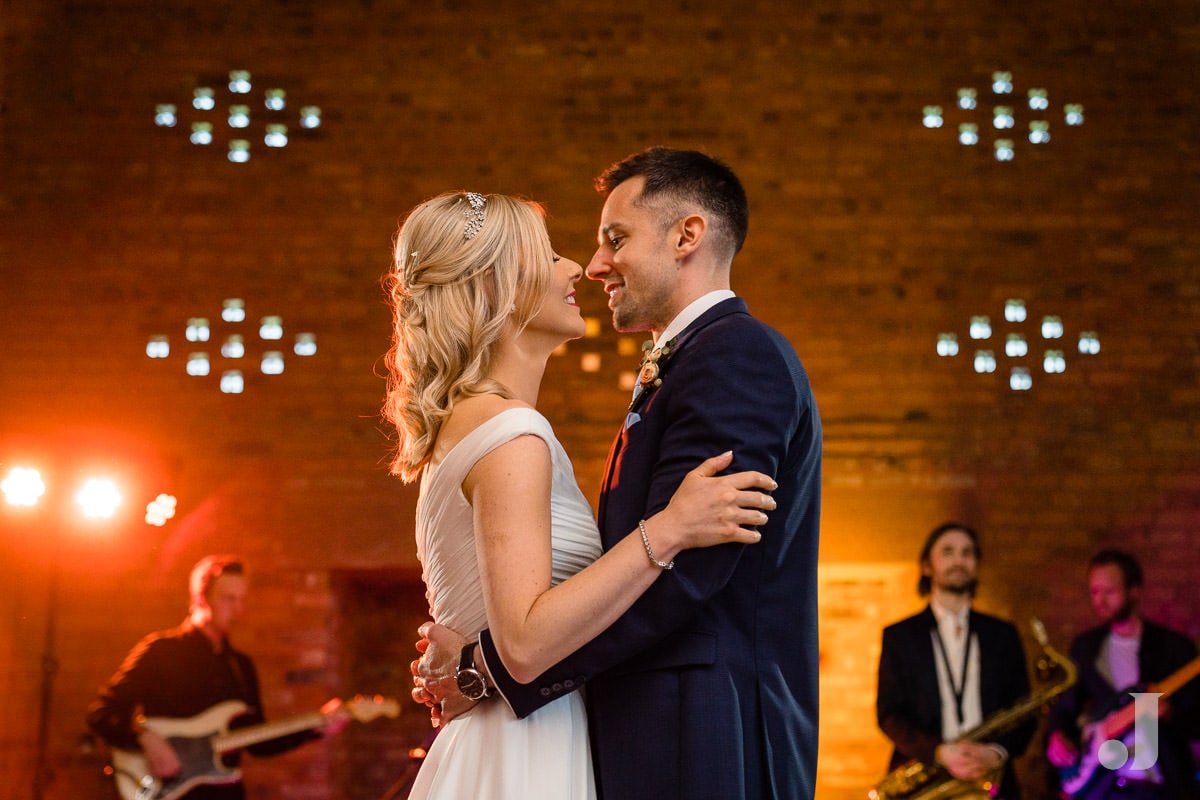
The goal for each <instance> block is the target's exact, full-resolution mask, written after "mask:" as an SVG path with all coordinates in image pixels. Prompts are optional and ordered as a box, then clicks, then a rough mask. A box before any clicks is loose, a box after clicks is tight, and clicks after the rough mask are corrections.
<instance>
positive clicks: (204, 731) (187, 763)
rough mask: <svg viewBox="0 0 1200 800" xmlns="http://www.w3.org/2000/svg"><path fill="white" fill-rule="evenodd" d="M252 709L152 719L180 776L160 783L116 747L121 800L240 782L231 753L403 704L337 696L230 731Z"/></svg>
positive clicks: (166, 798)
mask: <svg viewBox="0 0 1200 800" xmlns="http://www.w3.org/2000/svg"><path fill="white" fill-rule="evenodd" d="M248 710H249V707H248V706H247V705H246V704H245V703H243V702H242V701H240V700H226V701H225V702H223V703H217V704H216V705H215V706H213V707H211V708H209V709H208V710H206V711H202V712H201V713H199V714H197V715H196V716H194V717H188V718H187V719H173V718H170V717H151V718H149V719H147V720H145V722H144V723H143V724H144V725H145V726H146V727H147V728H149V729H150V730H152V731H154V732H155V733H157V734H158V735H159V736H162V737H163V738H164V739H166V740H167V742H168V743H169V744H170V745H171V747H173V748H174V749H175V754H176V755H177V756H178V757H179V764H180V769H179V774H178V775H175V776H174V777H171V778H167V779H165V780H164V779H159V778H156V777H154V776H153V775H151V774H150V768H149V764H148V763H147V761H146V757H145V756H144V755H143V754H142V753H141V752H139V751H134V750H118V749H115V748H114V749H113V753H112V767H113V776H114V778H115V780H116V784H117V793H118V794H120V795H121V800H178V798H180V797H183V795H185V794H187V793H188V792H190V791H191V790H192V789H194V788H196V787H197V786H199V785H201V784H206V783H207V784H230V783H237V782H238V781H239V780H241V778H242V773H241V770H239V769H237V768H236V767H230V766H227V765H226V764H225V763H224V762H223V761H222V758H223V756H225V755H226V754H228V753H232V752H235V751H237V750H241V749H242V748H243V747H250V746H251V745H255V744H258V743H259V742H267V741H271V740H272V739H278V738H279V737H281V736H287V735H289V734H293V733H299V732H300V731H306V730H313V729H315V728H319V727H321V726H322V725H324V724H325V722H326V721H327V720H328V719H329V718H331V717H335V716H336V717H339V718H341V719H346V718H349V719H352V720H357V721H358V722H370V721H371V720H373V719H376V718H377V717H392V718H395V717H396V716H397V715H398V714H399V713H400V704H399V703H397V702H396V701H395V700H394V699H391V698H385V697H381V696H379V695H376V696H375V697H362V696H357V697H355V698H354V699H353V700H350V701H348V702H346V703H342V702H341V701H340V700H338V699H337V698H334V699H333V700H331V701H330V702H328V703H326V704H325V706H323V707H322V709H321V710H320V711H314V712H312V713H308V714H298V715H296V716H294V717H288V718H287V719H284V720H280V721H278V722H264V723H262V724H261V725H252V726H250V727H243V728H235V729H233V730H230V728H229V723H230V722H232V721H233V720H235V719H237V718H238V717H239V716H241V715H242V714H244V713H246V712H247V711H248Z"/></svg>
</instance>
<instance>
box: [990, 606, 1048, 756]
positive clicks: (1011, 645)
mask: <svg viewBox="0 0 1200 800" xmlns="http://www.w3.org/2000/svg"><path fill="white" fill-rule="evenodd" d="M1002 630H1003V633H1004V635H1003V639H1002V640H1001V653H1002V654H1003V658H1004V662H1005V668H1004V672H1003V673H1002V677H1003V678H1004V681H1005V682H1004V690H1003V692H1002V694H1001V703H1000V709H999V710H1000V711H1003V710H1007V709H1010V708H1012V707H1013V706H1015V705H1017V704H1018V703H1020V702H1021V701H1022V700H1024V699H1025V698H1026V697H1028V696H1029V691H1030V686H1029V668H1028V666H1027V662H1026V660H1025V647H1024V645H1022V644H1021V635H1020V634H1019V633H1018V632H1017V629H1016V627H1015V626H1013V625H1009V624H1005V625H1004V627H1003V628H1002ZM1037 728H1038V718H1037V716H1036V715H1034V714H1030V715H1028V716H1027V717H1026V718H1025V719H1023V720H1021V721H1020V722H1019V723H1017V725H1016V726H1015V727H1013V728H1012V729H1010V730H1008V731H1005V732H1004V733H1001V734H1000V735H999V736H998V737H997V738H996V743H997V744H999V745H1000V746H1001V747H1003V748H1004V749H1005V750H1007V751H1008V755H1009V758H1018V757H1019V756H1021V755H1023V754H1024V753H1025V751H1026V750H1027V749H1028V748H1029V743H1030V741H1032V740H1033V736H1034V734H1035V733H1037Z"/></svg>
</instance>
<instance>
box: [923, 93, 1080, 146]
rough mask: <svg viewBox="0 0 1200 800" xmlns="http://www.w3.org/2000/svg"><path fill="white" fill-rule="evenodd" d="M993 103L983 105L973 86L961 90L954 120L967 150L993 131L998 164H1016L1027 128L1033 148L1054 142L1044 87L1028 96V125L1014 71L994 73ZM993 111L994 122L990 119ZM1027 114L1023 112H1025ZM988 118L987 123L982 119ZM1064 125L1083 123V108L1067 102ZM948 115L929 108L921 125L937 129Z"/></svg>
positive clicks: (944, 122) (933, 107)
mask: <svg viewBox="0 0 1200 800" xmlns="http://www.w3.org/2000/svg"><path fill="white" fill-rule="evenodd" d="M990 89H991V95H992V101H991V103H990V104H989V105H988V106H986V107H982V108H981V105H980V99H979V92H978V91H977V90H976V89H974V88H971V87H963V88H961V89H959V90H958V96H957V98H956V101H955V110H954V112H953V113H954V117H955V119H961V121H959V122H958V127H957V129H956V130H957V133H958V143H959V144H961V145H963V146H964V147H974V146H976V145H978V144H979V143H980V141H981V138H982V137H981V134H980V128H981V127H982V128H984V129H987V128H990V129H992V130H993V131H995V132H996V133H995V136H996V138H995V139H994V140H993V141H992V154H993V156H994V157H995V159H996V160H997V161H1012V160H1013V159H1014V158H1015V157H1016V152H1017V144H1016V143H1017V138H1016V136H1017V133H1018V131H1019V130H1020V129H1022V128H1025V127H1027V129H1028V134H1027V136H1026V137H1025V138H1027V139H1028V141H1029V143H1030V144H1032V145H1042V144H1046V143H1048V142H1049V141H1050V120H1049V118H1048V117H1049V113H1050V97H1049V93H1048V92H1047V91H1046V90H1045V89H1042V88H1034V89H1029V90H1028V91H1027V92H1026V93H1025V96H1026V102H1025V103H1024V106H1025V109H1024V111H1027V112H1028V114H1029V116H1030V117H1031V119H1030V120H1029V122H1028V123H1020V122H1019V121H1018V112H1019V110H1020V106H1019V105H1017V104H1016V100H1017V96H1016V94H1015V93H1014V92H1015V90H1014V87H1013V79H1012V73H1011V72H1001V71H997V72H993V73H992V84H991V87H990ZM989 112H990V119H988V118H987V117H986V116H984V115H987V114H988V113H989ZM1022 113H1023V112H1022ZM980 116H984V119H983V120H980V119H979V117H980ZM1063 122H1064V123H1065V124H1066V125H1067V126H1068V127H1076V126H1079V125H1082V124H1083V106H1082V105H1081V104H1079V103H1067V104H1066V105H1065V106H1063ZM946 123H947V120H946V114H944V113H943V110H942V106H940V105H928V106H925V108H924V110H923V111H922V113H921V124H922V125H924V126H925V127H926V128H931V129H936V128H942V127H944V126H945V125H946Z"/></svg>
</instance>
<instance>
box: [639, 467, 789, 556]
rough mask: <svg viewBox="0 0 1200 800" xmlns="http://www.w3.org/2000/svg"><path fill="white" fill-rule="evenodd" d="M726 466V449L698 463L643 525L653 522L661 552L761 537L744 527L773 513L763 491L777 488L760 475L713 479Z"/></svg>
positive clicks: (771, 501) (763, 521)
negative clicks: (662, 550) (668, 498)
mask: <svg viewBox="0 0 1200 800" xmlns="http://www.w3.org/2000/svg"><path fill="white" fill-rule="evenodd" d="M731 463H733V452H732V451H726V452H724V453H722V454H721V455H719V456H713V457H712V458H710V459H707V460H705V461H703V462H701V464H700V466H698V467H696V468H695V469H694V470H692V471H691V472H689V473H688V474H687V476H686V477H684V479H683V482H682V483H681V484H680V485H679V488H678V489H676V490H675V494H674V495H673V496H672V497H671V502H670V503H668V504H667V507H666V508H665V509H663V510H662V511H660V512H659V513H657V514H655V515H654V516H653V517H651V518H650V519H649V520H647V521H646V525H647V528H650V527H651V522H652V521H653V527H654V528H656V529H658V536H659V537H660V541H662V542H664V543H666V544H665V545H664V553H667V552H672V551H673V552H678V551H679V550H686V549H688V548H691V547H711V546H713V545H718V544H728V543H729V542H739V543H741V544H753V543H754V542H757V541H758V540H759V539H760V538H762V537H761V536H760V534H759V533H758V532H757V531H754V530H751V529H750V528H751V527H752V526H759V525H765V524H766V522H767V514H766V512H767V511H773V510H774V509H775V499H774V498H773V497H771V495H769V494H767V493H766V492H770V491H774V490H775V489H776V488H778V485H777V484H776V483H775V481H774V479H772V478H771V476H770V475H766V474H764V473H761V472H754V471H750V472H735V473H733V474H730V475H717V473H719V472H720V471H721V470H723V469H725V468H726V467H728V466H729V465H730V464H731ZM655 552H658V547H655Z"/></svg>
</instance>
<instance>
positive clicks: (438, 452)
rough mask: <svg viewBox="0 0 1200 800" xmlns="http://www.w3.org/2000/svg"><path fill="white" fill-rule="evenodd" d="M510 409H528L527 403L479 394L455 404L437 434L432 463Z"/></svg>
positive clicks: (494, 395) (439, 459) (493, 395)
mask: <svg viewBox="0 0 1200 800" xmlns="http://www.w3.org/2000/svg"><path fill="white" fill-rule="evenodd" d="M510 408H529V405H528V404H527V403H524V402H522V401H520V400H515V399H510V398H505V397H501V396H500V395H496V394H481V395H477V396H475V397H468V398H467V399H465V400H460V401H459V402H458V403H455V405H454V410H453V411H451V412H450V416H449V417H447V418H446V422H445V423H444V424H443V425H442V430H441V431H440V432H439V433H438V437H437V441H436V442H435V443H434V446H433V458H432V461H433V462H434V463H437V462H439V461H441V460H442V458H443V457H444V456H445V455H446V453H449V452H450V451H451V450H452V449H454V446H455V445H456V444H458V443H459V442H460V441H462V439H463V437H465V436H466V435H467V434H469V433H470V432H471V431H473V430H475V429H476V428H478V427H479V426H480V425H482V424H484V423H485V422H487V421H488V420H489V419H491V418H492V417H494V416H496V415H497V414H500V413H501V412H504V411H507V410H509V409H510Z"/></svg>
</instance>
